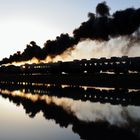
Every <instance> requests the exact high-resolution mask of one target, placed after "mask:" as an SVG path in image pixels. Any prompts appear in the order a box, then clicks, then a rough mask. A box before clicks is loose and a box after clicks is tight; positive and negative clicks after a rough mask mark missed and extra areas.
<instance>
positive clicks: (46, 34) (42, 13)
mask: <svg viewBox="0 0 140 140" xmlns="http://www.w3.org/2000/svg"><path fill="white" fill-rule="evenodd" d="M102 1H103V0H0V49H1V51H0V59H2V58H3V57H9V55H10V54H13V53H15V52H17V51H23V49H25V47H26V44H28V43H29V42H30V41H32V40H34V41H36V43H37V44H38V45H40V46H41V47H43V44H44V43H45V42H46V40H48V39H55V37H56V36H59V35H60V34H61V33H69V34H70V35H72V32H73V30H74V29H75V28H77V27H79V26H80V24H81V23H82V22H83V21H86V20H87V19H88V18H87V14H88V12H93V13H95V7H96V5H97V4H98V3H99V2H102ZM106 2H107V5H109V7H110V8H111V11H110V12H111V13H113V12H115V11H116V10H120V9H122V10H123V9H125V8H128V7H134V8H138V7H140V0H106Z"/></svg>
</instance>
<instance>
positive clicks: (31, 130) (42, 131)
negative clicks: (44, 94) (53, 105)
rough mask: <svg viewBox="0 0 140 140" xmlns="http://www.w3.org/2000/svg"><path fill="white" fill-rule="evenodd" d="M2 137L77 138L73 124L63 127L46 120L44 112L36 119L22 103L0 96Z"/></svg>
mask: <svg viewBox="0 0 140 140" xmlns="http://www.w3.org/2000/svg"><path fill="white" fill-rule="evenodd" d="M0 125H1V127H0V139H1V140H46V139H48V140H62V139H67V140H71V139H73V140H77V139H79V136H78V135H77V134H74V133H73V132H72V129H71V126H69V127H68V128H61V127H60V126H59V125H58V124H56V123H55V122H54V120H46V119H45V118H44V117H43V115H42V112H40V113H38V114H37V115H36V117H35V118H34V119H32V118H30V117H28V116H27V115H26V114H25V110H24V109H23V107H22V106H21V105H20V106H19V107H17V106H16V105H15V104H13V103H10V102H9V100H8V99H3V98H2V97H0Z"/></svg>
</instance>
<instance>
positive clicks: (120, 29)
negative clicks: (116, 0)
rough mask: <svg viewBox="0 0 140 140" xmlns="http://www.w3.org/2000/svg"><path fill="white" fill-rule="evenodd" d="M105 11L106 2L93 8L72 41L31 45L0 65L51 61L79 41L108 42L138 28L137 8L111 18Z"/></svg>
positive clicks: (139, 11)
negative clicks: (42, 45) (33, 60)
mask: <svg viewBox="0 0 140 140" xmlns="http://www.w3.org/2000/svg"><path fill="white" fill-rule="evenodd" d="M109 10H110V8H109V7H108V6H107V4H106V2H102V3H99V4H98V5H97V7H96V14H94V13H89V14H88V17H89V19H88V20H87V21H86V22H83V23H82V24H81V25H80V27H78V28H76V29H75V30H74V31H73V37H71V36H69V35H68V34H61V35H60V36H58V37H56V39H55V40H48V41H46V42H45V44H44V47H43V48H41V47H39V46H38V45H37V44H36V43H35V42H34V41H31V42H30V44H29V45H27V46H26V48H25V50H24V51H23V52H22V53H20V52H17V53H15V54H13V55H10V57H9V58H4V59H3V60H2V61H1V62H0V64H5V63H12V62H14V61H15V62H19V61H27V60H30V59H32V58H33V57H36V58H37V59H39V60H44V59H45V58H46V57H48V56H50V57H51V58H53V57H56V56H57V55H60V54H61V53H63V52H64V51H65V50H67V49H68V48H70V49H73V47H74V46H75V45H77V44H78V43H79V42H80V41H82V40H86V39H90V40H97V41H99V42H101V41H108V40H109V39H111V38H112V37H119V36H129V35H132V34H133V33H134V32H135V31H137V30H138V28H139V27H140V8H139V9H134V8H128V9H125V10H121V11H116V12H115V13H113V14H112V15H110V13H109ZM85 47H86V46H85Z"/></svg>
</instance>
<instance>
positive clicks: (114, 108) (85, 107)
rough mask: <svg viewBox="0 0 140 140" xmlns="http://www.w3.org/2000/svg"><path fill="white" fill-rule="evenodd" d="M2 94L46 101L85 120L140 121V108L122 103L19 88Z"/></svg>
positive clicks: (120, 123)
mask: <svg viewBox="0 0 140 140" xmlns="http://www.w3.org/2000/svg"><path fill="white" fill-rule="evenodd" d="M1 94H7V95H12V96H13V97H21V98H25V99H29V100H31V101H33V102H37V101H44V102H46V104H50V105H51V104H52V105H53V104H54V105H56V106H59V107H62V108H63V109H64V110H65V111H66V112H67V113H70V114H72V115H74V116H76V117H77V118H78V119H79V120H81V121H85V122H108V123H109V124H110V125H116V126H118V127H129V126H131V125H132V124H133V125H134V123H135V122H137V123H139V122H140V108H139V107H135V106H128V107H122V106H121V105H111V104H109V103H107V104H100V103H99V102H97V103H91V102H89V101H87V102H83V101H74V100H73V99H69V98H58V97H55V96H48V95H39V94H31V93H23V92H21V91H18V90H17V91H13V92H10V91H8V90H1Z"/></svg>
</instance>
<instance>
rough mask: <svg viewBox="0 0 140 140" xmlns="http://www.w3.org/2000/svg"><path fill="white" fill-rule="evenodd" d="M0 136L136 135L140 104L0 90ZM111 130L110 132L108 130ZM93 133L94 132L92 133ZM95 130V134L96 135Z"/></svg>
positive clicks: (8, 139) (139, 130) (14, 138)
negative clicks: (119, 103) (111, 102)
mask: <svg viewBox="0 0 140 140" xmlns="http://www.w3.org/2000/svg"><path fill="white" fill-rule="evenodd" d="M0 96H1V97H0V114H1V116H0V124H1V126H3V127H0V139H6V140H19V139H20V140H22V139H28V140H32V139H33V140H38V139H40V140H45V139H49V140H51V139H52V140H55V139H57V140H59V139H67V140H69V139H70V140H71V139H73V140H76V139H80V138H81V139H89V138H90V137H91V136H93V137H95V138H96V139H100V134H99V133H103V137H104V135H105V136H107V138H113V137H114V136H118V138H119V134H121V135H120V137H122V138H129V137H130V138H131V137H132V138H134V139H139V133H140V107H139V106H133V105H129V106H122V105H111V104H110V103H104V104H102V103H99V102H96V103H94V102H90V101H81V100H80V99H79V100H74V99H71V98H66V97H61V98H60V97H57V96H50V95H39V94H31V93H24V92H21V91H19V90H16V91H9V90H1V93H0ZM111 131H113V133H111ZM93 133H94V135H92V134H93ZM98 134H99V135H98Z"/></svg>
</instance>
